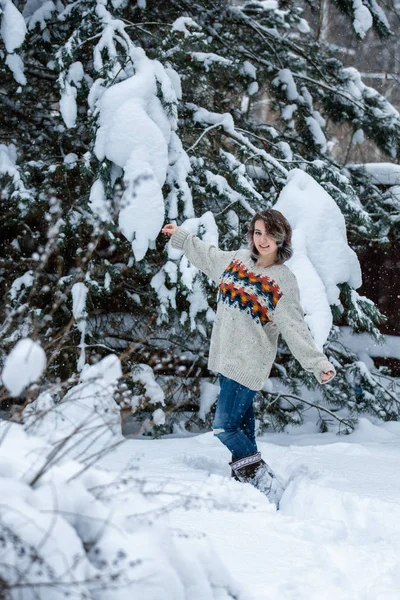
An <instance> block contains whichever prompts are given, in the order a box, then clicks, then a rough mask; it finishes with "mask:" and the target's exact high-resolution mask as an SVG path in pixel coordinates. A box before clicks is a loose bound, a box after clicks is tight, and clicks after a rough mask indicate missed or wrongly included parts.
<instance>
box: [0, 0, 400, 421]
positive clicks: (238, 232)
mask: <svg viewBox="0 0 400 600" xmlns="http://www.w3.org/2000/svg"><path fill="white" fill-rule="evenodd" d="M337 4H338V5H339V6H340V7H341V8H342V9H344V10H347V11H350V12H351V15H350V16H351V19H352V22H353V24H354V29H355V31H356V33H357V34H358V35H359V36H360V37H363V35H362V34H360V31H361V30H362V26H363V27H364V29H363V31H364V30H365V28H366V27H367V25H368V23H369V18H370V26H373V25H374V26H375V27H376V28H377V30H378V31H379V32H380V33H381V34H382V35H389V36H390V33H391V32H390V28H389V26H388V25H387V21H386V18H385V14H384V12H383V10H382V9H381V8H380V7H379V6H378V3H377V2H375V1H374V2H372V1H371V2H363V3H361V0H360V2H359V3H356V2H353V3H350V2H349V3H339V2H338V3H337ZM358 4H359V5H360V6H358ZM0 6H1V11H2V12H1V15H0V18H1V37H2V41H1V44H0V72H1V79H2V85H1V90H0V103H1V113H2V117H3V119H2V123H1V128H0V136H1V139H0V181H1V192H0V194H1V202H2V211H1V217H0V218H1V239H2V245H1V256H0V261H1V263H0V264H1V280H0V281H1V290H0V291H1V297H2V298H3V304H2V308H1V319H2V322H3V325H2V329H1V333H0V335H1V347H2V349H3V350H2V352H3V353H4V354H3V357H2V359H3V360H4V358H5V356H6V354H7V353H8V352H9V350H10V349H11V348H12V347H13V345H14V344H15V343H16V342H17V341H18V340H19V339H21V338H23V337H31V338H33V339H36V340H38V341H40V343H41V345H42V347H43V348H44V349H45V351H46V355H47V360H48V364H47V369H46V372H45V375H44V377H43V379H42V382H41V384H42V385H43V386H50V385H52V386H57V385H60V386H61V383H60V382H68V381H70V378H71V377H74V376H78V375H79V373H81V372H82V370H84V368H85V365H88V364H93V363H95V362H96V361H98V360H100V358H102V357H103V356H105V355H107V354H109V353H110V352H113V353H118V354H120V355H121V359H122V362H123V366H124V369H125V374H126V377H125V380H124V384H123V385H122V386H121V389H120V391H119V394H118V395H117V396H118V398H119V401H120V402H121V404H122V405H123V406H126V407H127V408H128V409H129V408H130V409H132V410H136V411H137V412H138V414H141V416H146V415H147V414H148V410H147V408H146V399H148V398H149V397H150V398H151V394H150V393H149V386H150V383H151V381H152V378H153V374H154V376H156V379H157V381H158V383H159V384H161V385H162V387H163V389H164V393H165V398H166V404H167V408H168V409H170V416H169V418H168V420H167V422H166V424H165V425H160V428H161V429H162V431H167V430H170V429H171V427H173V426H175V427H178V428H179V427H182V426H184V427H187V428H189V429H190V428H192V429H194V430H195V429H196V428H203V427H204V426H205V425H208V424H209V422H210V418H211V416H210V410H209V405H208V406H207V410H204V406H205V404H204V403H206V404H207V402H208V400H207V398H209V395H207V393H206V392H204V390H205V389H208V388H207V387H205V385H204V383H205V379H204V378H205V377H207V376H208V373H207V370H206V359H207V348H208V338H209V334H210V330H211V327H212V321H213V315H214V310H215V296H216V290H215V288H214V287H213V286H212V285H211V283H210V281H208V280H207V278H206V277H204V276H202V275H200V274H199V273H198V271H196V270H195V269H194V268H193V267H192V266H191V265H190V264H189V263H188V262H187V260H186V259H185V258H184V257H183V258H182V257H181V256H180V255H178V253H177V252H176V251H173V250H172V249H169V248H168V247H167V246H166V241H165V240H164V239H161V237H162V236H161V235H160V230H161V228H162V225H163V224H164V222H166V221H175V222H177V223H178V224H180V223H183V222H185V226H187V227H188V228H190V230H191V231H193V232H195V233H198V234H199V235H200V236H201V237H202V238H203V239H205V240H210V241H213V242H215V241H216V240H217V239H218V243H219V246H220V247H221V248H224V249H228V250H232V249H234V248H238V247H239V246H240V245H241V244H243V243H244V241H245V233H246V223H247V222H248V221H249V219H250V218H251V215H252V214H254V212H255V211H256V210H262V209H265V208H267V207H270V206H273V205H274V204H275V202H276V201H277V198H278V196H279V193H280V192H281V190H282V189H283V188H284V186H285V185H286V183H287V177H288V173H289V172H290V171H292V170H293V169H300V170H302V171H304V172H306V173H307V174H308V175H309V176H311V177H312V178H313V179H314V180H315V181H316V182H318V183H319V184H320V186H321V187H322V188H323V190H325V191H326V192H327V193H328V194H329V195H330V197H331V198H332V200H333V201H334V202H335V203H336V205H337V206H338V207H339V208H340V211H341V212H342V214H343V215H344V217H345V220H346V223H347V225H348V228H349V231H351V239H352V241H353V243H355V244H357V243H358V242H359V241H360V240H361V239H365V238H369V237H370V238H371V239H376V238H379V237H380V236H386V235H387V227H388V225H387V224H388V219H386V220H385V219H384V214H385V211H386V208H385V205H384V203H383V202H382V203H381V204H379V203H380V198H379V196H377V197H376V204H377V205H378V204H379V207H378V209H377V208H376V206H375V205H374V206H371V204H370V203H369V204H368V203H366V202H365V203H363V201H362V199H361V200H360V195H359V191H360V189H362V186H363V181H362V176H360V175H359V174H357V178H353V174H352V172H349V171H348V170H346V169H345V167H344V166H342V165H340V164H337V163H336V162H335V160H334V159H333V158H332V155H331V153H330V150H331V142H330V138H329V130H330V128H329V125H330V123H343V122H347V123H349V124H351V126H352V127H353V128H354V133H355V134H357V136H358V138H360V136H361V134H362V136H365V137H366V138H368V139H370V140H373V141H374V142H375V144H376V145H377V146H378V147H379V148H380V149H381V150H382V151H383V152H384V153H385V154H386V155H387V156H388V157H389V158H390V160H393V161H394V160H396V159H398V157H399V152H400V144H399V141H400V119H399V115H398V113H397V111H396V110H395V109H394V108H393V106H391V105H390V103H389V102H387V101H386V99H385V98H384V97H382V96H381V95H380V94H379V93H378V92H376V91H375V90H374V89H372V88H370V87H367V86H366V85H365V84H364V83H363V82H362V79H361V76H360V74H359V73H358V71H357V70H356V69H355V68H345V67H344V66H343V65H342V64H341V63H340V62H339V61H338V60H337V59H336V58H334V57H333V55H331V54H330V52H329V49H328V48H325V47H324V46H323V45H321V44H320V43H317V42H316V41H315V37H314V35H313V32H312V30H311V28H310V25H309V24H308V23H307V21H306V20H305V19H304V15H303V12H302V8H301V6H300V3H296V2H286V3H285V6H284V7H283V6H282V7H278V3H277V2H274V1H273V0H272V1H271V2H258V1H249V2H242V3H238V2H235V3H231V2H228V1H225V0H213V1H211V0H210V1H208V0H205V1H204V2H193V1H189V0H170V1H169V2H160V1H156V0H147V1H146V0H138V1H137V2H128V1H127V0H97V1H95V0H80V1H78V2H68V1H65V2H61V0H57V1H54V2H52V1H50V2H49V1H47V2H44V1H42V0H27V2H13V1H12V0H1V2H0ZM356 9H357V10H358V11H359V12H358V13H357V14H356V13H355V12H354V10H356ZM352 11H353V12H352ZM356 12H357V11H356ZM367 13H368V15H369V17H368V15H367ZM356 17H357V18H356ZM357 19H358V21H357ZM356 22H357V23H358V24H357V26H356ZM359 23H361V25H360V24H359ZM357 27H358V29H357ZM261 99H263V100H264V101H265V103H266V105H267V106H268V113H267V118H265V115H264V116H263V115H262V114H260V113H259V112H258V109H257V106H259V104H257V102H258V103H259V102H260V100H261ZM377 215H378V216H377ZM389 222H390V219H389ZM332 311H333V315H334V326H333V328H332V331H331V336H330V339H329V342H328V344H327V346H326V348H325V350H326V352H327V354H328V356H329V358H330V359H331V360H332V361H334V364H335V365H336V367H337V370H338V376H337V378H336V379H335V382H334V384H332V385H327V386H324V388H323V390H322V392H321V393H322V394H323V398H322V399H321V401H320V402H318V403H317V404H318V406H317V412H318V415H319V417H320V424H321V428H322V430H324V429H326V427H327V426H328V423H329V421H331V420H332V419H334V420H335V421H337V422H339V423H340V425H341V428H342V429H343V430H344V431H347V430H348V429H349V428H351V426H352V424H353V422H354V418H355V417H356V415H357V414H358V413H359V412H361V411H370V412H372V413H373V414H376V415H378V416H379V417H381V418H384V419H393V418H394V419H397V418H398V414H399V410H398V406H399V400H398V397H397V396H396V392H395V387H394V382H393V380H392V379H391V378H390V376H389V374H387V373H384V372H378V371H374V372H372V371H371V370H370V369H368V368H367V367H366V366H365V364H364V363H363V362H361V361H360V360H359V357H358V356H357V355H356V354H354V353H353V352H351V351H350V350H349V349H348V348H346V347H345V346H344V345H343V343H342V342H341V338H340V326H343V325H348V326H350V327H351V328H352V330H354V331H356V332H363V331H367V332H368V333H369V334H370V335H371V336H373V337H374V338H375V339H377V340H380V339H381V335H380V333H379V331H378V325H379V323H380V322H381V320H382V319H383V317H382V315H380V314H379V311H378V310H377V308H376V306H374V305H373V303H372V302H370V301H369V300H368V299H367V298H362V297H360V296H359V295H358V294H357V292H356V291H355V289H353V288H352V286H351V284H349V282H348V281H347V280H346V281H341V282H340V300H339V301H338V302H337V303H336V304H335V306H332ZM149 367H152V369H153V372H152V374H151V375H149V371H148V369H149ZM143 372H146V373H147V375H146V377H143V376H141V375H140V373H143ZM273 375H274V376H275V377H278V378H281V379H282V382H283V383H284V384H285V386H286V387H285V388H282V389H284V390H285V391H280V392H279V393H277V392H274V391H273V390H272V391H271V390H270V391H267V390H265V391H263V392H262V393H261V394H260V395H259V397H258V400H257V402H258V416H259V418H260V422H261V425H262V427H268V426H270V425H271V424H272V425H274V426H281V425H282V424H285V423H289V422H293V423H297V422H301V419H302V415H303V411H304V409H306V408H307V407H308V406H309V404H310V401H307V400H306V398H305V396H304V394H302V391H301V390H302V389H304V388H302V386H305V387H306V388H313V387H314V382H313V381H312V380H311V377H310V375H309V374H308V373H304V372H302V370H301V369H300V366H299V364H298V363H297V362H296V361H295V360H294V359H293V358H291V357H290V355H289V353H288V351H287V349H286V347H285V346H284V344H282V345H281V346H280V348H279V353H278V363H277V366H276V367H275V369H274V372H273ZM149 381H150V383H149ZM209 381H212V379H211V378H210V379H209ZM154 383H155V382H154ZM66 387H68V385H67V386H66ZM31 393H32V394H33V395H35V394H36V393H37V391H35V390H33V391H32V390H31ZM24 394H25V395H24ZM24 394H22V398H25V397H26V395H27V392H24ZM28 395H29V394H28ZM6 397H7V392H6V391H4V393H3V396H2V398H3V399H6ZM138 398H140V401H139V400H138ZM200 401H201V409H200V411H199V402H200ZM209 404H211V402H209ZM311 404H313V405H315V404H316V403H315V402H312V403H311ZM157 406H161V404H159V405H157V401H155V402H153V404H152V406H151V411H154V408H157ZM140 411H142V413H140Z"/></svg>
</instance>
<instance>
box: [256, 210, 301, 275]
mask: <svg viewBox="0 0 400 600" xmlns="http://www.w3.org/2000/svg"><path fill="white" fill-rule="evenodd" d="M260 219H261V221H263V222H264V225H265V229H266V231H267V233H268V235H270V236H271V237H272V238H273V239H274V240H275V241H276V242H277V244H278V260H277V261H276V262H277V264H278V265H281V264H283V263H284V262H286V261H287V260H289V258H291V256H292V254H293V249H292V228H291V226H290V223H289V221H288V220H287V219H286V218H285V217H284V216H283V214H282V213H281V212H279V210H274V209H273V208H269V209H268V210H263V211H262V212H259V213H256V214H255V215H254V216H253V218H252V220H251V221H250V225H249V229H248V231H247V241H248V243H249V246H250V251H251V256H252V258H253V259H254V260H257V258H258V256H259V254H258V251H257V248H256V247H255V245H254V241H253V236H254V230H255V224H256V221H258V220H260Z"/></svg>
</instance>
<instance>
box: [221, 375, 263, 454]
mask: <svg viewBox="0 0 400 600" xmlns="http://www.w3.org/2000/svg"><path fill="white" fill-rule="evenodd" d="M218 380H219V385H220V393H219V397H218V401H217V409H216V411H215V418H214V422H213V425H212V428H213V431H214V435H215V436H216V437H217V438H218V439H219V440H220V441H221V442H222V443H223V444H224V446H226V447H227V448H228V450H230V452H231V454H232V459H233V460H236V459H238V458H242V457H243V456H250V455H251V454H255V453H256V452H257V451H258V450H257V444H256V424H255V419H254V408H253V400H254V396H255V395H256V393H257V392H255V391H254V390H250V389H249V388H247V387H245V386H244V385H241V384H240V383H237V382H236V381H233V380H232V379H229V378H228V377H225V376H224V375H221V373H218Z"/></svg>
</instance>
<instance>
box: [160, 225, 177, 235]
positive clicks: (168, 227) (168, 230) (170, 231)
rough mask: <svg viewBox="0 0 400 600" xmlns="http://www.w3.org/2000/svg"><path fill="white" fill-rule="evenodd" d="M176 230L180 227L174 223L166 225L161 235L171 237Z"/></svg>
mask: <svg viewBox="0 0 400 600" xmlns="http://www.w3.org/2000/svg"><path fill="white" fill-rule="evenodd" d="M175 229H178V225H174V224H173V223H168V225H164V227H163V228H162V230H161V233H163V234H164V235H169V236H170V237H171V235H172V234H173V233H174V231H175Z"/></svg>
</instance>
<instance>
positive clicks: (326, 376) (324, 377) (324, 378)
mask: <svg viewBox="0 0 400 600" xmlns="http://www.w3.org/2000/svg"><path fill="white" fill-rule="evenodd" d="M333 376H334V372H333V371H327V372H326V373H322V375H321V381H323V382H325V381H329V380H330V379H332V377H333Z"/></svg>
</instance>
